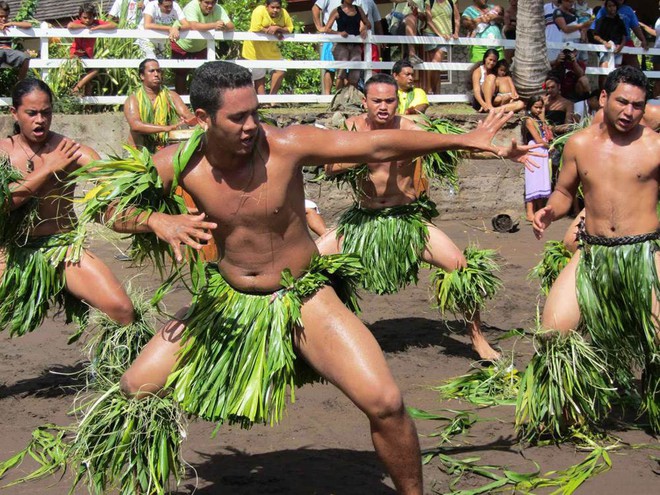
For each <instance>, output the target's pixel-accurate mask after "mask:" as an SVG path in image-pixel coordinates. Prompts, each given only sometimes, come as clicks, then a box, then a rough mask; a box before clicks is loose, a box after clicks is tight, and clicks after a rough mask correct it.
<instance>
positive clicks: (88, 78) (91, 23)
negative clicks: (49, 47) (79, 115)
mask: <svg viewBox="0 0 660 495" xmlns="http://www.w3.org/2000/svg"><path fill="white" fill-rule="evenodd" d="M97 16H98V12H97V10H96V5H94V4H93V3H91V2H85V3H83V4H82V5H81V6H80V8H79V9H78V19H75V20H73V21H71V22H70V23H69V24H67V26H66V27H67V29H84V28H89V30H90V31H100V30H110V29H115V28H116V27H117V25H116V24H115V23H114V22H108V21H102V20H100V19H97ZM95 46H96V38H74V39H73V43H72V44H71V49H70V51H69V52H70V54H71V57H78V58H81V59H92V58H94V47H95ZM98 74H99V70H98V69H91V70H88V71H87V73H86V74H85V76H84V77H83V78H82V79H81V80H80V81H78V82H77V83H76V85H75V86H74V87H73V90H72V91H73V92H74V93H75V94H80V93H83V92H84V94H85V96H89V95H91V94H92V86H91V85H90V84H89V83H90V82H92V80H93V79H94V78H95V77H96V76H98Z"/></svg>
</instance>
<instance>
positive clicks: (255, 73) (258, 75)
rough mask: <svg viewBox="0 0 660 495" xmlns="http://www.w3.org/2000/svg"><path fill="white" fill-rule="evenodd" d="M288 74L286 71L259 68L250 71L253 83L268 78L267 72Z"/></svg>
mask: <svg viewBox="0 0 660 495" xmlns="http://www.w3.org/2000/svg"><path fill="white" fill-rule="evenodd" d="M275 71H279V72H286V69H264V68H259V69H250V72H251V73H252V81H258V80H259V79H263V78H265V77H266V72H271V73H272V72H275Z"/></svg>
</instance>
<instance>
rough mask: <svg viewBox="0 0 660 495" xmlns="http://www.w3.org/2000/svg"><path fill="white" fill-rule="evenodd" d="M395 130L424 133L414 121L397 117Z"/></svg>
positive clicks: (395, 118)
mask: <svg viewBox="0 0 660 495" xmlns="http://www.w3.org/2000/svg"><path fill="white" fill-rule="evenodd" d="M394 129H401V130H402V131H423V130H424V129H422V128H421V127H420V126H418V125H417V124H416V123H415V122H414V121H413V120H412V119H406V118H405V117H401V116H400V115H397V116H396V117H394Z"/></svg>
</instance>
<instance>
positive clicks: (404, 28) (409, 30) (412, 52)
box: [389, 0, 426, 65]
mask: <svg viewBox="0 0 660 495" xmlns="http://www.w3.org/2000/svg"><path fill="white" fill-rule="evenodd" d="M393 2H394V9H393V10H392V12H390V25H389V32H390V34H391V35H395V36H417V35H418V33H421V32H422V30H423V29H424V26H425V25H426V19H425V15H424V12H425V10H426V8H425V6H424V5H425V0H393ZM404 50H406V53H407V58H408V60H410V62H411V63H412V64H413V65H417V64H421V63H424V60H422V59H421V58H420V57H419V55H417V45H404Z"/></svg>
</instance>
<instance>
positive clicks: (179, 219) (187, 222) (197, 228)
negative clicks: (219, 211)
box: [147, 212, 218, 262]
mask: <svg viewBox="0 0 660 495" xmlns="http://www.w3.org/2000/svg"><path fill="white" fill-rule="evenodd" d="M204 218H206V214H204V213H200V214H198V215H166V214H164V213H157V212H154V213H152V214H151V216H150V217H149V219H148V220H147V225H148V226H149V227H150V228H151V230H152V232H153V233H154V234H156V236H158V238H159V239H161V240H163V241H165V242H167V243H168V244H169V245H170V246H172V250H173V251H174V258H175V259H176V261H179V262H180V261H182V260H183V255H182V254H181V246H182V245H183V244H186V245H188V246H190V247H192V248H194V249H197V250H199V249H202V247H203V246H202V244H200V243H199V241H200V240H204V241H210V240H211V239H212V238H213V236H212V235H211V234H210V233H209V232H208V231H209V230H213V229H216V228H217V227H218V224H216V223H215V222H205V221H204Z"/></svg>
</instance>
